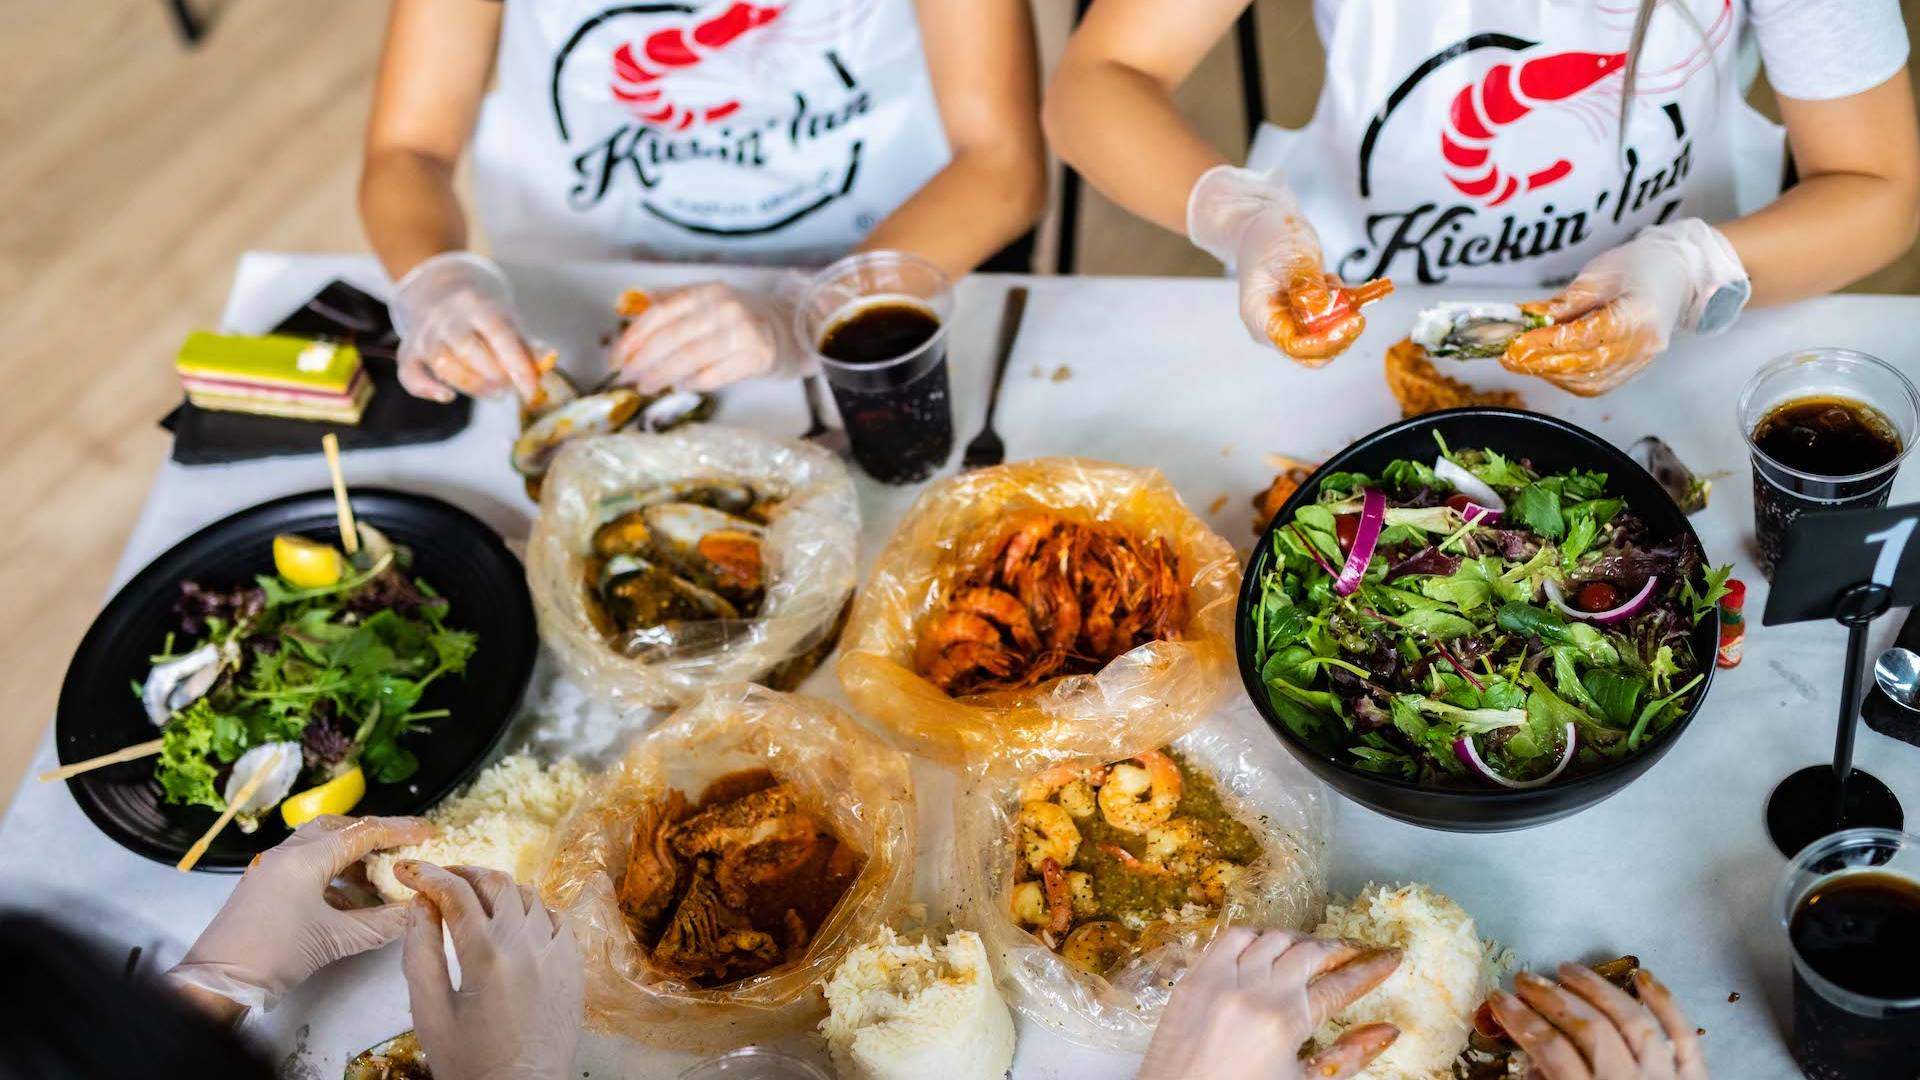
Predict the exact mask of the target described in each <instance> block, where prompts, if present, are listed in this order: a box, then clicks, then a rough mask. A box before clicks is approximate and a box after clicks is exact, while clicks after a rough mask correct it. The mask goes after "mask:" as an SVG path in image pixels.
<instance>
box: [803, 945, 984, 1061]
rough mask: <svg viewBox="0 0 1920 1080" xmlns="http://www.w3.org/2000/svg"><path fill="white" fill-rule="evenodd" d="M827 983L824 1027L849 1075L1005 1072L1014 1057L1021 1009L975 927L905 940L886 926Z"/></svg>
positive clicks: (849, 956) (829, 1043)
mask: <svg viewBox="0 0 1920 1080" xmlns="http://www.w3.org/2000/svg"><path fill="white" fill-rule="evenodd" d="M823 989H824V990H825V991H826V996H827V1007H828V1009H829V1010H830V1011H829V1013H828V1015H827V1018H826V1019H825V1020H823V1021H821V1023H820V1033H821V1034H822V1035H824V1036H826V1040H827V1049H828V1050H829V1051H830V1052H831V1053H832V1055H833V1071H834V1074H835V1075H836V1076H838V1077H840V1078H841V1080H924V1078H926V1077H939V1078H940V1080H1000V1078H1001V1077H1003V1076H1005V1075H1006V1072H1007V1068H1008V1066H1010V1065H1011V1064H1012V1063H1013V1014H1012V1013H1010V1012H1008V1011H1007V1003H1006V1002H1005V1001H1002V1000H1001V998H1000V994H999V992H998V991H997V990H995V989H994V986H993V969H992V968H991V967H990V966H989V965H988V963H987V950H986V946H985V945H983V944H982V943H981V941H980V935H978V934H975V933H973V932H971V931H967V930H959V931H955V932H954V933H952V934H949V935H948V936H947V940H946V943H945V944H944V945H936V944H934V943H932V942H931V941H922V942H919V943H918V944H901V943H900V941H899V940H898V939H897V938H895V937H894V934H893V931H892V930H889V929H887V928H886V927H881V928H880V932H879V934H878V935H876V936H875V937H874V939H873V940H872V941H871V942H869V943H867V944H865V945H862V946H860V947H859V948H857V949H854V950H853V951H852V952H849V953H848V954H847V956H846V958H845V959H843V960H841V961H840V966H838V967H836V968H835V969H834V971H833V977H832V978H830V979H828V980H827V983H826V986H825V987H824V988H823Z"/></svg>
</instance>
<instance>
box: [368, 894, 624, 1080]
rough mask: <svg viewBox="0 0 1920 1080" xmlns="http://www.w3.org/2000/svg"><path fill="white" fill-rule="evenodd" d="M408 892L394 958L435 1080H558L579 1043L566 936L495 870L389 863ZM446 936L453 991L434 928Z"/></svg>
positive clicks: (574, 968) (575, 976) (573, 965)
mask: <svg viewBox="0 0 1920 1080" xmlns="http://www.w3.org/2000/svg"><path fill="white" fill-rule="evenodd" d="M393 869H394V875H395V876H396V877H398V878H399V879H400V882H401V884H404V885H406V886H408V887H409V888H411V889H413V890H415V891H416V892H417V893H418V894H419V895H417V896H415V897H414V898H413V901H412V903H411V905H410V908H411V910H410V912H409V917H408V920H407V942H406V948H405V951H404V952H402V953H401V957H400V964H401V968H402V969H403V970H404V971H405V972H406V977H407V997H408V999H409V1000H410V1001H411V1002H412V1004H413V1027H414V1031H415V1033H416V1034H417V1035H418V1036H419V1039H420V1048H421V1049H422V1050H424V1051H426V1055H427V1064H428V1066H429V1067H431V1068H432V1069H433V1075H434V1076H435V1077H438V1078H440V1080H560V1078H562V1077H567V1076H571V1075H572V1067H573V1052H574V1050H575V1048H576V1047H578V1046H579V1044H580V1023H581V1018H582V1015H583V1007H584V1001H585V997H586V975H585V974H584V973H583V972H582V970H581V967H580V950H579V948H578V946H576V945H575V944H574V941H573V932H572V931H570V930H568V929H567V928H566V925H565V924H564V923H562V922H561V921H560V916H558V915H556V914H555V913H554V912H552V911H551V910H549V909H548V908H547V906H546V905H545V904H543V903H541V902H540V894H539V893H537V892H535V891H534V890H533V889H532V888H531V887H529V886H526V885H519V884H516V883H515V882H514V880H513V878H512V877H510V876H508V875H506V874H503V873H501V872H500V871H498V870H483V869H481V868H479V867H474V866H456V867H453V868H451V869H443V868H441V867H438V866H434V865H433V864H431V863H423V862H415V861H413V860H406V861H403V862H399V863H396V864H394V868H393ZM442 926H445V927H446V931H447V936H449V937H451V938H452V939H453V951H454V956H455V957H456V958H458V960H459V962H460V988H459V989H458V990H455V989H454V988H453V979H452V976H451V975H450V974H449V973H448V971H447V954H446V949H445V947H444V946H443V945H442V944H441V927H442Z"/></svg>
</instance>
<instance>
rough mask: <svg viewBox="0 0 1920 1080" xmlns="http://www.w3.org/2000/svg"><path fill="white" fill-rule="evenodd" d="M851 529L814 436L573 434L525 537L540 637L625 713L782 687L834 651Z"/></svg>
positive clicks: (696, 430)
mask: <svg viewBox="0 0 1920 1080" xmlns="http://www.w3.org/2000/svg"><path fill="white" fill-rule="evenodd" d="M859 536H860V509H859V504H858V502H857V501H856V499H855V497H854V491H853V482H852V480H851V479H849V477H848V475H847V470H846V467H845V466H844V465H842V464H841V463H840V461H839V460H838V459H837V458H835V457H834V456H833V455H832V454H830V453H828V452H826V451H824V450H821V449H820V448H818V447H816V446H812V445H809V444H806V443H801V442H794V441H791V440H786V439H778V438H774V437H772V436H768V435H762V434H759V433H756V432H752V431H745V430H741V429H738V428H728V427H720V426H717V425H712V424H700V425H693V426H690V427H686V428H681V429H679V430H676V431H673V432H668V433H662V434H650V433H638V432H624V433H619V434H613V435H602V436H597V437H593V438H583V439H579V440H576V441H574V442H571V443H569V444H568V445H567V446H566V448H565V449H563V450H562V451H561V452H560V454H559V456H558V457H557V458H556V459H555V460H554V463H553V465H552V467H551V469H550V470H549V471H548V473H547V476H546V480H545V483H544V484H543V486H542V493H541V500H540V517H539V519H538V520H537V521H536V522H535V523H534V527H533V535H532V537H531V539H530V540H529V541H528V543H527V580H528V583H529V585H530V586H531V587H532V591H533V602H534V612H535V614H536V615H537V616H538V618H539V622H540V638H541V640H542V641H544V642H545V643H546V644H547V646H548V647H549V648H551V649H552V650H553V651H554V653H555V654H556V655H557V656H558V657H559V659H560V661H561V663H562V665H563V666H564V668H565V670H567V671H568V672H569V673H570V674H571V675H572V676H573V677H574V679H575V680H576V681H577V682H578V683H579V684H580V685H581V687H582V689H584V690H586V691H587V692H588V693H589V694H590V695H592V696H594V697H596V698H600V699H602V700H608V701H611V702H612V703H613V704H615V705H616V706H619V707H623V708H631V707H641V708H652V707H664V706H670V705H674V704H677V703H680V702H684V701H686V700H688V699H690V698H692V697H693V696H694V695H696V694H698V693H699V692H700V691H701V690H702V689H703V688H705V687H708V686H714V685H718V684H720V683H725V682H733V681H746V680H754V681H760V682H765V683H769V684H770V685H776V686H781V687H783V688H784V687H790V686H792V685H794V684H795V683H797V682H798V681H799V678H801V677H804V676H805V674H806V671H808V670H811V664H812V663H815V662H817V661H818V659H819V656H821V655H824V653H825V651H826V650H827V649H829V648H830V647H831V638H832V635H833V633H834V632H835V631H836V630H837V629H838V628H839V625H840V623H839V620H840V619H841V618H842V617H843V614H844V611H845V608H846V604H847V598H848V597H849V596H850V595H851V593H852V591H853V586H854V572H855V566H854V561H855V558H856V556H857V554H858V547H859Z"/></svg>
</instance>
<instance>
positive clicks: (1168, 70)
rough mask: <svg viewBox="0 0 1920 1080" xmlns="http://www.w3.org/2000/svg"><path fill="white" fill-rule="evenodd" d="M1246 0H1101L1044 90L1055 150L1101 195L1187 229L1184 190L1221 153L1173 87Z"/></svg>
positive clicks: (1176, 228) (1220, 161) (1181, 230)
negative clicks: (1189, 117)
mask: <svg viewBox="0 0 1920 1080" xmlns="http://www.w3.org/2000/svg"><path fill="white" fill-rule="evenodd" d="M1248 2H1249V0H1183V2H1181V3H1167V2H1165V0H1099V2H1098V3H1096V4H1094V5H1093V7H1092V8H1091V9H1090V10H1089V11H1088V12H1087V16H1086V18H1085V19H1083V20H1082V21H1081V23H1080V27H1079V29H1077V30H1075V31H1074V34H1073V38H1072V39H1071V40H1070V41H1068V42H1067V51H1066V55H1065V56H1064V57H1063V58H1062V59H1061V61H1060V67H1059V69H1058V70H1057V71H1055V72H1054V76H1053V84H1052V85H1051V86H1049V87H1048V88H1047V101H1046V111H1045V120H1046V128H1047V138H1048V140H1049V141H1051V143H1052V145H1053V149H1054V152H1055V153H1057V154H1059V155H1060V157H1061V158H1062V159H1064V160H1065V161H1066V162H1067V163H1068V164H1070V165H1072V166H1073V167H1074V168H1075V169H1077V170H1079V171H1080V174H1081V175H1082V176H1085V177H1086V178H1087V180H1088V182H1089V183H1091V184H1092V185H1093V186H1094V187H1096V188H1098V189H1099V190H1100V191H1101V193H1102V194H1104V195H1106V196H1107V197H1108V198H1110V199H1112V200H1113V201H1114V202H1117V203H1119V204H1120V205H1121V206H1123V207H1126V208H1127V209H1128V210H1131V211H1132V212H1133V213H1135V214H1138V215H1139V216H1141V217H1143V218H1146V219H1147V220H1149V221H1152V222H1154V223H1156V224H1159V225H1162V226H1164V227H1166V228H1168V229H1171V230H1173V231H1174V232H1177V233H1180V234H1181V235H1183V236H1184V235H1186V231H1187V194H1188V193H1189V192H1190V191H1192V190H1193V184H1194V181H1196V180H1198V179H1199V178H1200V174H1201V173H1203V172H1206V171H1207V170H1208V169H1210V168H1213V167H1214V166H1215V165H1221V164H1225V163H1226V161H1227V159H1226V156H1225V155H1223V154H1222V153H1221V152H1220V151H1219V149H1218V148H1216V147H1215V146H1213V144H1211V143H1209V142H1207V141H1206V140H1205V139H1203V138H1201V137H1200V134H1199V133H1198V132H1196V131H1194V129H1193V126H1192V125H1191V124H1188V123H1187V121H1186V118H1185V117H1183V116H1181V115H1180V112H1179V110H1178V109H1176V108H1174V104H1173V90H1174V88H1175V87H1177V86H1179V85H1180V84H1181V83H1182V82H1184V81H1186V78H1187V76H1188V75H1191V74H1192V73H1193V69H1194V68H1195V67H1196V66H1197V65H1198V64H1199V63H1200V60H1201V58H1202V57H1204V56H1206V54H1207V50H1209V49H1211V48H1212V47H1213V45H1214V43H1215V42H1217V41H1219V40H1220V38H1221V37H1223V36H1224V35H1225V34H1226V33H1227V31H1228V29H1230V28H1231V27H1232V26H1233V20H1234V19H1235V18H1237V17H1238V16H1239V14H1240V12H1241V10H1242V9H1244V8H1245V7H1246V6H1247V3H1248Z"/></svg>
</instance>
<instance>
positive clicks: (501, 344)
mask: <svg viewBox="0 0 1920 1080" xmlns="http://www.w3.org/2000/svg"><path fill="white" fill-rule="evenodd" d="M390 306H391V310H392V313H393V328H394V330H395V331H396V332H398V333H399V335H400V385H401V386H403V387H405V388H406V390H407V393H409V394H412V395H413V396H414V397H419V398H426V399H427V400H429V401H438V402H442V403H445V402H448V401H452V400H453V397H454V393H455V392H456V391H458V392H459V393H462V394H466V395H469V396H471V397H491V396H493V395H495V394H498V393H501V392H503V391H505V390H507V389H509V388H511V389H512V390H513V392H514V393H516V394H518V395H519V396H520V400H522V401H532V400H534V399H535V398H536V397H538V395H539V387H540V374H541V367H542V362H541V361H538V360H535V359H534V356H533V353H532V351H531V350H530V349H528V348H527V342H526V338H525V335H523V334H522V333H521V332H520V324H519V321H518V320H517V319H515V317H514V314H513V290H512V287H511V286H509V285H508V284H507V278H506V275H505V274H502V273H501V272H500V268H499V267H498V266H495V265H494V264H493V261H492V260H491V259H485V258H482V257H480V256H478V255H475V254H472V253H471V252H465V251H448V252H443V253H442V254H439V255H435V256H434V257H433V258H431V259H428V260H427V261H425V262H423V263H421V264H420V265H418V266H416V267H414V268H413V269H412V270H409V271H408V272H407V276H406V277H403V278H401V279H400V283H399V284H398V285H395V286H394V289H393V303H392V305H390Z"/></svg>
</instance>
